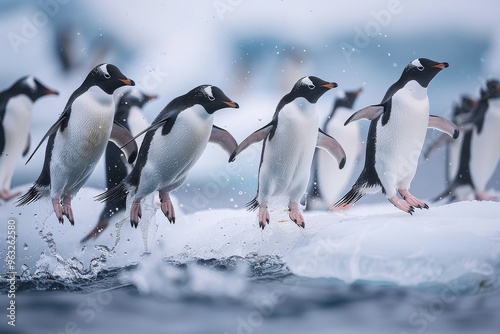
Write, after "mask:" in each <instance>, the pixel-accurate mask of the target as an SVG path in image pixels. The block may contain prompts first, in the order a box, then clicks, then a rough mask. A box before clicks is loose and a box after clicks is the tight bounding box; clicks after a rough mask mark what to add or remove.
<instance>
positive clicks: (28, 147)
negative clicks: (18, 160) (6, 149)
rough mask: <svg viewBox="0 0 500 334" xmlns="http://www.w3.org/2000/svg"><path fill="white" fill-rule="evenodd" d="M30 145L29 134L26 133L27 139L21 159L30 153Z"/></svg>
mask: <svg viewBox="0 0 500 334" xmlns="http://www.w3.org/2000/svg"><path fill="white" fill-rule="evenodd" d="M30 144H31V134H29V133H28V139H26V146H25V147H24V151H23V157H24V156H26V154H28V152H29V151H30Z"/></svg>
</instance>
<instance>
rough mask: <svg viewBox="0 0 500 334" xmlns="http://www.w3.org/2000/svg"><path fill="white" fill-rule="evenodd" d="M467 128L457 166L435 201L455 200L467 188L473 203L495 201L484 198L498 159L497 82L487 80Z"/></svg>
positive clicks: (499, 99) (499, 113)
mask: <svg viewBox="0 0 500 334" xmlns="http://www.w3.org/2000/svg"><path fill="white" fill-rule="evenodd" d="M470 123H471V127H470V128H469V129H468V131H466V132H465V134H464V138H463V143H462V147H461V151H460V165H459V167H458V171H457V173H456V175H455V178H454V180H453V181H452V182H451V184H450V186H449V187H448V188H446V190H445V191H444V192H443V193H441V194H440V195H439V196H437V197H436V198H435V200H440V199H444V198H447V197H449V196H451V199H455V197H456V195H457V190H458V188H459V187H461V186H469V187H470V188H471V189H472V190H473V191H474V196H475V198H476V199H477V200H481V201H484V200H495V201H497V200H498V198H497V197H495V196H490V195H488V194H486V185H487V183H488V181H489V180H490V178H491V177H492V175H493V173H494V172H495V168H496V166H497V164H498V161H499V159H500V147H499V146H498V145H495V144H492V143H498V142H500V132H499V131H498V129H500V82H499V81H498V80H495V79H493V80H488V81H487V82H486V87H485V88H484V89H481V92H480V99H479V102H478V103H477V106H476V108H475V109H474V110H473V115H472V120H471V122H470Z"/></svg>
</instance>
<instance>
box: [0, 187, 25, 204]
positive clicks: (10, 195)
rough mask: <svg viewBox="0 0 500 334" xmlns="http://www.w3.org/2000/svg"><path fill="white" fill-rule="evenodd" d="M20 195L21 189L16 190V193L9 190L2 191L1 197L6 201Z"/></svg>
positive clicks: (0, 192)
mask: <svg viewBox="0 0 500 334" xmlns="http://www.w3.org/2000/svg"><path fill="white" fill-rule="evenodd" d="M19 195H21V192H20V191H16V192H14V193H11V192H9V191H8V190H2V191H0V199H2V200H4V201H5V202H7V201H10V200H11V199H13V198H14V197H17V196H19Z"/></svg>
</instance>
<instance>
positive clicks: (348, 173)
mask: <svg viewBox="0 0 500 334" xmlns="http://www.w3.org/2000/svg"><path fill="white" fill-rule="evenodd" d="M351 115H352V110H350V109H346V108H339V109H337V111H336V112H335V114H334V117H333V118H332V119H331V120H330V122H328V124H327V127H326V128H325V129H324V130H325V132H326V133H327V134H329V135H330V136H332V137H333V138H335V139H336V140H337V141H338V142H339V144H340V145H341V146H342V148H343V149H344V151H345V154H346V157H347V159H346V163H345V166H344V168H342V169H339V165H338V162H337V161H336V160H335V159H334V158H332V156H331V155H330V154H328V153H327V152H325V151H324V150H318V152H317V155H318V156H317V163H318V165H317V173H318V184H319V190H320V193H321V197H322V198H323V200H324V201H325V202H326V203H327V204H333V203H334V202H335V201H337V200H338V199H339V196H340V195H341V194H342V192H343V191H344V190H345V188H346V187H347V185H348V184H349V182H350V179H351V177H352V173H353V171H354V167H355V166H356V162H357V160H358V157H359V155H360V154H361V138H360V130H359V122H352V123H349V124H348V125H347V126H344V122H345V121H346V120H347V119H348V118H349V116H351Z"/></svg>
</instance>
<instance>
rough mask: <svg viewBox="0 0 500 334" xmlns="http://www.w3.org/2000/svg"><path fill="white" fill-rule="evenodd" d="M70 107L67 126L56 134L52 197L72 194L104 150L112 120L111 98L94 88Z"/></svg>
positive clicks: (52, 168)
mask: <svg viewBox="0 0 500 334" xmlns="http://www.w3.org/2000/svg"><path fill="white" fill-rule="evenodd" d="M87 93H89V94H83V95H82V96H80V97H78V98H77V99H76V100H75V101H74V102H73V106H72V111H71V115H70V119H69V122H68V126H67V127H66V128H65V129H64V131H63V132H61V131H59V130H58V131H57V134H56V138H55V141H54V148H53V150H52V160H51V164H50V175H51V196H52V197H54V196H55V195H56V194H57V195H61V194H62V193H67V194H70V195H74V194H75V193H76V192H77V191H78V190H79V189H80V187H81V186H82V185H83V184H84V183H85V181H86V180H87V179H88V178H89V176H90V174H91V173H92V171H93V170H94V168H95V166H96V165H97V162H98V161H99V159H100V157H101V155H102V154H103V152H104V149H105V148H106V145H107V143H108V141H109V137H110V134H111V128H112V126H113V118H114V103H113V97H112V96H111V95H108V94H106V93H104V92H103V91H102V90H101V89H100V88H98V87H93V88H91V90H89V91H88V92H87Z"/></svg>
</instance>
